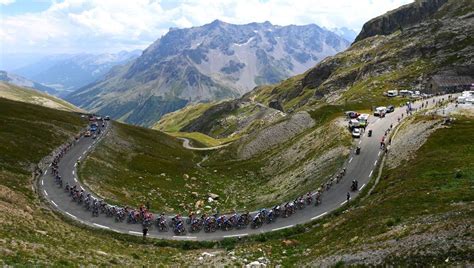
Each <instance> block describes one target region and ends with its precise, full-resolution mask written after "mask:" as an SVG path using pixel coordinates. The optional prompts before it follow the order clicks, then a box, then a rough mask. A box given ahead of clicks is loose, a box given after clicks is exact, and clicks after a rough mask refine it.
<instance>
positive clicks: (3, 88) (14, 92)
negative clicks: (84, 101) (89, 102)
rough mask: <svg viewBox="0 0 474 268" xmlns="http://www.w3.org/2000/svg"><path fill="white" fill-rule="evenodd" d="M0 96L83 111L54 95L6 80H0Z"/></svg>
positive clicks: (66, 109) (45, 105)
mask: <svg viewBox="0 0 474 268" xmlns="http://www.w3.org/2000/svg"><path fill="white" fill-rule="evenodd" d="M0 98H5V99H9V100H13V101H18V102H25V103H31V104H36V105H41V106H44V107H48V108H52V109H57V110H64V111H69V112H83V110H82V109H80V108H78V107H76V106H74V105H72V104H70V103H69V102H67V101H64V100H62V99H60V98H57V97H55V96H51V95H49V94H47V93H44V92H41V91H38V90H35V89H33V88H26V87H21V86H17V85H13V84H10V83H6V82H0Z"/></svg>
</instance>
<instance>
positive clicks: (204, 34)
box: [68, 20, 349, 125]
mask: <svg viewBox="0 0 474 268" xmlns="http://www.w3.org/2000/svg"><path fill="white" fill-rule="evenodd" d="M348 45H349V42H348V41H346V40H344V39H343V38H341V37H340V36H338V35H336V34H334V33H332V32H330V31H327V30H324V29H322V28H320V27H319V26H317V25H314V24H311V25H305V26H295V25H290V26H276V25H272V24H271V23H269V22H264V23H250V24H246V25H234V24H229V23H225V22H222V21H219V20H216V21H213V22H212V23H210V24H206V25H204V26H201V27H193V28H187V29H174V28H172V29H170V31H169V32H168V33H167V34H166V35H164V36H163V37H162V38H160V39H158V40H157V41H155V42H154V43H153V44H152V45H150V46H149V47H148V48H147V49H146V50H145V51H144V52H143V54H142V55H141V56H140V57H139V58H137V59H136V60H134V61H133V62H131V63H129V64H127V65H126V66H123V67H119V68H115V69H114V70H112V71H111V72H110V73H108V74H107V75H106V76H105V77H104V78H103V79H102V80H100V81H97V82H94V83H92V84H90V85H88V86H86V87H84V88H81V89H80V90H78V91H76V92H74V93H73V94H71V95H70V96H69V97H68V100H70V101H71V102H72V103H75V104H77V105H79V106H81V107H84V108H87V109H90V110H92V111H97V112H99V113H103V114H110V115H111V116H113V117H114V118H117V119H121V120H123V121H125V122H128V123H133V124H139V125H151V124H153V123H154V122H156V121H157V120H158V119H159V118H160V117H161V116H162V115H163V114H166V113H169V112H172V111H174V110H177V109H179V108H181V107H183V106H184V105H186V104H187V103H188V102H199V101H209V100H219V99H225V98H233V97H238V96H240V95H242V94H244V93H246V92H248V91H249V90H251V89H252V88H254V87H255V86H257V85H262V84H269V83H276V82H278V81H281V80H282V79H284V78H287V77H289V76H291V75H295V74H299V73H302V72H304V71H306V70H307V69H308V68H310V67H312V66H314V65H315V64H316V63H317V62H319V61H321V60H322V59H324V58H325V57H327V56H329V55H333V54H335V53H337V52H339V51H341V50H343V49H345V48H346V47H347V46H348Z"/></svg>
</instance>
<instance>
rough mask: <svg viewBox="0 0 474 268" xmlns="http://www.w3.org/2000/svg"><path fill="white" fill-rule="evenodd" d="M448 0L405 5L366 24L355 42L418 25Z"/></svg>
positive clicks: (429, 0) (423, 0)
mask: <svg viewBox="0 0 474 268" xmlns="http://www.w3.org/2000/svg"><path fill="white" fill-rule="evenodd" d="M446 2H448V0H422V1H416V2H414V3H412V4H408V5H404V6H402V7H400V8H397V9H395V10H393V11H390V12H388V13H386V14H384V15H382V16H379V17H377V18H374V19H372V20H370V21H368V22H366V23H365V24H364V26H363V27H362V30H361V32H360V33H359V35H358V36H357V37H356V39H355V41H354V42H357V41H359V40H362V39H365V38H367V37H370V36H374V35H387V34H391V33H393V32H395V31H396V30H399V29H402V28H403V27H406V26H411V25H414V24H417V23H419V22H421V21H423V20H425V19H426V18H429V17H430V16H431V15H433V14H434V13H435V12H436V11H437V10H438V9H439V8H440V7H441V6H442V5H444V4H445V3H446Z"/></svg>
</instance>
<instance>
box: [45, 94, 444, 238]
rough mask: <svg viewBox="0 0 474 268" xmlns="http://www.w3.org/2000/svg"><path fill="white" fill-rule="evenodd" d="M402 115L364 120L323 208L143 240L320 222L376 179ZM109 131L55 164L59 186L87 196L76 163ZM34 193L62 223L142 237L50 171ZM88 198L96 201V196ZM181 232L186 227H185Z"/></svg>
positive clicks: (152, 230) (138, 229) (153, 231)
mask: <svg viewBox="0 0 474 268" xmlns="http://www.w3.org/2000/svg"><path fill="white" fill-rule="evenodd" d="M440 98H441V97H437V98H436V99H440ZM428 102H429V105H430V107H432V106H433V103H432V99H429V100H428ZM420 106H421V102H417V103H416V104H414V105H413V107H414V108H417V107H420ZM402 114H404V117H403V118H406V107H397V108H396V109H395V111H394V112H392V113H389V114H387V115H386V116H385V118H378V117H374V116H370V117H369V126H368V127H367V131H365V132H364V133H363V134H362V136H361V138H357V139H354V147H355V146H360V147H361V152H360V154H359V155H356V154H355V153H354V151H353V152H352V153H351V154H350V156H349V158H348V159H347V162H346V165H345V167H346V175H345V176H344V177H343V178H342V180H341V181H340V182H339V183H337V184H333V186H332V187H331V188H330V189H329V190H327V191H324V192H323V194H322V203H321V204H319V205H318V206H315V205H314V202H313V204H311V205H309V206H306V207H305V208H304V209H301V210H298V211H297V212H296V213H295V214H293V215H291V216H290V217H288V218H282V217H279V218H277V219H276V221H275V222H273V223H270V224H264V225H263V226H262V227H260V228H258V229H253V228H251V227H250V226H248V227H247V228H244V229H232V230H229V231H221V230H217V231H216V232H213V233H206V232H204V231H200V232H196V233H191V232H189V231H188V232H187V233H186V235H181V236H176V235H175V234H174V232H173V231H172V230H171V228H170V230H169V231H168V232H159V231H158V230H157V228H156V227H154V226H153V227H151V228H150V230H149V232H148V237H154V238H164V239H176V240H219V239H223V238H227V237H243V236H247V235H253V234H259V233H265V232H271V231H277V230H281V229H285V228H290V227H293V226H295V225H297V224H303V223H306V222H309V221H311V220H315V219H318V218H320V217H323V216H324V215H326V214H328V213H330V212H331V211H333V210H335V209H337V208H339V207H341V206H343V205H345V204H346V202H347V201H346V194H347V193H348V192H350V195H351V199H354V198H356V197H357V195H359V193H360V191H361V190H363V189H364V188H365V187H366V185H367V184H368V183H369V181H370V179H371V177H376V175H377V173H378V172H377V171H378V169H377V171H376V168H377V164H378V163H379V161H380V159H381V157H382V156H383V150H381V149H380V142H381V139H382V137H383V136H384V134H385V131H386V130H387V129H388V128H389V127H390V125H391V124H392V125H393V127H395V126H396V125H397V124H398V118H399V117H401V115H402ZM369 129H371V130H372V137H368V136H367V133H368V130H369ZM108 131H110V128H109V125H108V124H107V125H106V127H105V129H104V131H102V134H101V135H100V136H99V137H98V138H97V139H92V138H90V137H81V138H80V139H79V140H78V141H77V142H76V143H75V145H74V146H73V147H72V148H71V149H70V150H69V151H68V152H67V153H66V154H65V155H64V156H63V157H62V159H61V161H60V162H59V174H60V176H61V177H62V178H63V181H64V185H65V184H66V182H69V185H78V186H79V187H80V188H83V189H85V190H86V191H87V192H89V193H90V192H91V191H89V190H88V189H86V187H84V185H81V183H80V181H79V180H78V179H77V162H78V161H82V162H83V161H84V159H85V157H87V154H88V153H90V152H92V151H93V150H96V146H97V144H98V143H100V140H101V139H103V138H107V137H106V134H107V133H108ZM352 180H357V181H358V185H359V191H355V192H351V191H350V186H351V183H352ZM39 189H40V193H41V194H42V195H43V196H44V197H45V198H46V199H47V200H49V202H51V206H52V207H53V208H55V209H56V210H58V211H59V212H61V213H63V214H64V215H65V216H67V217H70V218H72V219H74V220H77V221H79V222H81V223H83V224H86V225H89V226H92V227H95V228H103V229H107V230H111V231H115V232H120V233H125V234H131V235H142V226H141V225H140V224H128V223H126V220H125V221H124V222H116V221H115V220H114V218H113V217H111V218H109V217H106V216H105V215H104V214H100V215H99V216H98V217H93V216H92V214H91V212H90V211H87V210H86V209H85V208H84V206H83V205H78V204H77V203H75V202H73V201H72V199H71V197H70V196H69V194H68V193H66V192H65V191H64V189H63V188H60V187H59V186H58V185H57V184H56V183H55V181H54V177H53V176H52V174H51V169H50V168H49V169H48V170H47V171H46V174H43V176H41V177H40V178H39ZM315 190H316V189H315ZM92 195H93V196H95V197H97V196H96V195H95V194H92ZM295 198H296V197H295ZM288 201H291V200H288ZM349 202H350V201H349ZM156 216H157V215H155V218H156ZM186 227H188V225H187V226H186Z"/></svg>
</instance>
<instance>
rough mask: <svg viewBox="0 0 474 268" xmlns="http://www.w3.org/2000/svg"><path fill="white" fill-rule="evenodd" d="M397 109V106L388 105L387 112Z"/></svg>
mask: <svg viewBox="0 0 474 268" xmlns="http://www.w3.org/2000/svg"><path fill="white" fill-rule="evenodd" d="M394 111H395V107H394V106H393V105H389V106H387V113H391V112H394Z"/></svg>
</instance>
